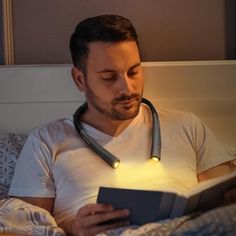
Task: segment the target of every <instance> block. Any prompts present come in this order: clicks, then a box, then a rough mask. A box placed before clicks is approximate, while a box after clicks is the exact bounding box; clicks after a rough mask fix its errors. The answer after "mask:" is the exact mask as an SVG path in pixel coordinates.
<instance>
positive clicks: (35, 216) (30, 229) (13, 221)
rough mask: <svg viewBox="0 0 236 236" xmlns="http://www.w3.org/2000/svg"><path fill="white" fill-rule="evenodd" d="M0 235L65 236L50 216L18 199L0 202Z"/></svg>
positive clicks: (44, 211)
mask: <svg viewBox="0 0 236 236" xmlns="http://www.w3.org/2000/svg"><path fill="white" fill-rule="evenodd" d="M0 233H14V234H23V235H34V236H43V235H44V236H65V235H66V234H65V232H64V231H63V230H62V229H61V228H59V227H58V226H57V224H56V222H55V220H54V218H53V217H52V216H51V214H50V213H49V212H48V211H46V210H44V209H42V208H40V207H37V206H34V205H31V204H29V203H25V202H23V201H22V200H20V199H16V198H8V199H3V200H1V201H0Z"/></svg>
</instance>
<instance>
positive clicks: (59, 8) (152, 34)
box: [13, 0, 227, 64]
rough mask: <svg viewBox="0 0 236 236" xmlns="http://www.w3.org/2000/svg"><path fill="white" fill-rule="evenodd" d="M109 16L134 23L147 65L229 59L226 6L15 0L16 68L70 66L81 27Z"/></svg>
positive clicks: (202, 1) (216, 1)
mask: <svg viewBox="0 0 236 236" xmlns="http://www.w3.org/2000/svg"><path fill="white" fill-rule="evenodd" d="M226 1H227V0H226ZM104 13H114V14H120V15H123V16H125V17H128V18H129V19H131V20H132V21H133V23H134V25H135V26H136V28H137V31H138V33H139V36H140V43H141V53H142V59H143V61H166V60H208V59H212V60H213V59H226V46H225V44H226V42H225V40H226V39H225V0H136V1H134V0H123V1H120V0H113V1H111V0H99V1H98V0H69V1H68V0H50V1H48V0H40V1H32V0H20V1H19V0H13V16H14V19H13V21H14V40H15V45H14V47H15V62H16V64H44V63H70V62H71V61H70V56H69V50H68V41H69V36H70V34H71V32H72V30H73V29H74V27H75V25H76V24H77V22H79V21H80V20H82V19H84V18H86V17H88V16H93V15H98V14H104Z"/></svg>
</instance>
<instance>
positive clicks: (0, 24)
mask: <svg viewBox="0 0 236 236" xmlns="http://www.w3.org/2000/svg"><path fill="white" fill-rule="evenodd" d="M0 15H2V1H0ZM2 32H3V19H2V17H0V65H2V64H3V63H4V47H3V34H2Z"/></svg>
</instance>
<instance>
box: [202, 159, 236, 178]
mask: <svg viewBox="0 0 236 236" xmlns="http://www.w3.org/2000/svg"><path fill="white" fill-rule="evenodd" d="M232 171H236V166H235V164H233V161H228V162H225V163H223V164H221V165H218V166H215V167H213V168H210V169H208V170H206V171H203V172H201V173H200V174H198V181H199V182H201V181H204V180H208V179H212V178H216V177H219V176H222V175H225V174H228V173H230V172H232Z"/></svg>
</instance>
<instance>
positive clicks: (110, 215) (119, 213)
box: [88, 209, 129, 225]
mask: <svg viewBox="0 0 236 236" xmlns="http://www.w3.org/2000/svg"><path fill="white" fill-rule="evenodd" d="M128 215H129V210H128V209H120V210H113V211H107V212H100V213H97V214H95V215H93V216H91V217H90V220H89V221H88V222H89V223H90V224H91V225H97V224H100V223H103V222H106V221H109V220H113V219H118V218H125V217H127V216H128Z"/></svg>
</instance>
